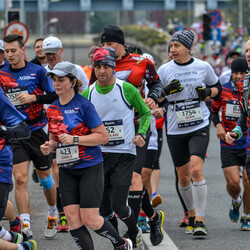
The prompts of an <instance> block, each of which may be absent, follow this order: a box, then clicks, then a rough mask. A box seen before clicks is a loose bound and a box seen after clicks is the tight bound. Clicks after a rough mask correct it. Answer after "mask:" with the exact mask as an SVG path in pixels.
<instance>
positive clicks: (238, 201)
mask: <svg viewBox="0 0 250 250" xmlns="http://www.w3.org/2000/svg"><path fill="white" fill-rule="evenodd" d="M233 201H234V202H236V203H238V204H241V196H240V195H239V196H238V198H237V199H236V200H235V199H233Z"/></svg>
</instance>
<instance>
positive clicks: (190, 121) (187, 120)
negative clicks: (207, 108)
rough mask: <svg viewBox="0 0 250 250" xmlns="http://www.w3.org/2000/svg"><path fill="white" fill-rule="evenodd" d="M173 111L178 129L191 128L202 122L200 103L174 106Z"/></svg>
mask: <svg viewBox="0 0 250 250" xmlns="http://www.w3.org/2000/svg"><path fill="white" fill-rule="evenodd" d="M175 111H176V115H177V121H178V127H179V128H186V127H191V126H195V125H197V124H200V123H202V122H203V115H202V111H201V107H200V103H195V104H190V105H183V106H180V107H178V106H176V109H175Z"/></svg>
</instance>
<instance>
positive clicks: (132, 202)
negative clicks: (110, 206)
mask: <svg viewBox="0 0 250 250" xmlns="http://www.w3.org/2000/svg"><path fill="white" fill-rule="evenodd" d="M141 198H142V191H129V194H128V205H129V206H130V207H131V208H132V210H133V211H134V215H135V221H138V216H139V213H140V209H141Z"/></svg>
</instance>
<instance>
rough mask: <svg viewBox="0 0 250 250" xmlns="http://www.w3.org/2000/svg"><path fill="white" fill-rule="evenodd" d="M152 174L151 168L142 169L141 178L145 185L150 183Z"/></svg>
mask: <svg viewBox="0 0 250 250" xmlns="http://www.w3.org/2000/svg"><path fill="white" fill-rule="evenodd" d="M151 174H152V169H149V168H143V169H142V173H141V178H142V182H143V184H144V185H146V184H147V183H149V182H150V177H151Z"/></svg>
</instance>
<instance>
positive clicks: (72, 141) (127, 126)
mask: <svg viewBox="0 0 250 250" xmlns="http://www.w3.org/2000/svg"><path fill="white" fill-rule="evenodd" d="M193 41H194V34H193V32H192V31H191V30H180V31H177V32H175V33H174V34H173V35H172V36H171V39H170V41H169V56H168V57H169V58H168V62H166V63H164V64H162V65H161V66H160V67H159V68H158V69H157V68H156V65H155V61H154V58H153V57H152V56H151V55H149V54H147V53H143V51H142V50H141V49H140V48H139V47H129V48H127V47H126V43H125V38H124V33H123V31H122V30H121V29H120V28H119V27H118V26H114V25H109V26H107V27H106V28H105V29H104V30H103V32H102V34H101V37H100V47H97V46H93V47H90V49H89V53H88V59H89V65H86V66H84V67H83V66H82V65H76V64H73V63H71V62H68V61H63V44H62V42H61V40H60V39H59V38H57V37H55V36H48V37H46V38H38V39H37V40H36V41H35V43H34V52H35V54H36V57H35V58H34V59H33V60H32V61H31V62H28V61H27V59H26V51H25V44H24V41H23V37H22V36H21V35H19V34H9V35H7V36H5V37H4V38H3V40H1V41H0V85H1V88H0V97H1V104H0V110H1V112H0V124H1V125H0V139H1V140H0V154H1V157H0V161H1V164H0V189H1V192H0V221H1V220H2V218H3V217H4V216H5V217H6V218H7V219H8V220H9V222H10V228H4V227H2V226H1V225H0V249H18V250H24V249H29V250H34V249H39V246H37V242H36V241H35V239H36V235H33V232H32V227H31V225H32V216H31V215H30V197H29V192H28V181H29V178H28V176H29V168H30V163H31V162H32V163H33V166H34V169H33V174H32V177H33V180H34V181H35V182H39V183H40V185H41V186H42V188H43V191H44V195H45V198H46V201H47V203H48V212H47V223H46V227H45V228H44V232H43V234H44V237H45V238H54V237H56V234H57V233H58V232H69V233H70V234H71V236H72V238H73V240H74V241H75V243H76V245H77V246H78V247H79V249H86V250H92V249H94V243H93V239H92V237H91V234H90V233H89V230H88V229H92V230H93V231H94V232H95V233H97V234H98V235H100V236H101V237H104V238H106V239H107V240H110V241H111V243H112V245H113V247H114V249H121V250H122V249H125V250H130V249H143V241H142V239H143V233H146V232H149V233H150V241H151V243H152V245H153V246H157V245H160V244H161V242H162V240H163V238H164V234H163V228H162V226H163V223H164V219H165V215H164V213H163V211H161V210H159V209H156V207H157V206H158V205H159V204H161V203H162V197H161V196H160V194H158V192H157V189H158V185H159V180H160V164H159V159H160V155H161V153H163V154H164V152H161V147H162V140H163V134H164V133H165V132H166V135H167V144H168V147H169V150H170V154H171V157H172V161H173V164H174V166H175V173H176V190H177V194H178V198H179V200H180V203H181V205H182V207H183V213H184V218H183V219H182V220H181V221H180V226H181V227H186V231H185V233H187V234H192V235H193V236H194V237H195V238H206V236H207V235H208V231H207V228H206V225H205V208H206V198H207V184H206V179H205V177H204V174H203V163H204V159H205V157H206V155H207V148H208V144H209V127H210V124H211V121H212V122H213V124H214V126H216V129H217V137H218V138H219V139H220V142H221V155H220V157H221V167H222V170H223V173H224V176H225V179H226V183H227V186H226V190H227V192H228V194H229V196H230V197H231V198H232V205H231V207H230V208H229V218H230V220H231V221H232V222H237V221H238V220H239V219H241V230H244V231H249V230H250V184H249V178H250V154H249V152H250V147H249V144H248V142H249V138H248V130H249V117H250V112H249V110H250V108H249V87H250V86H249V83H250V82H249V81H250V76H249V75H247V72H248V68H249V67H250V40H249V41H248V42H247V43H246V51H245V55H240V54H239V53H238V52H236V53H234V52H230V55H229V57H232V59H231V61H230V65H229V67H230V68H229V69H228V70H227V71H229V72H226V74H224V75H221V77H220V79H219V78H218V74H216V72H215V70H214V68H213V67H212V66H211V65H210V64H209V63H208V62H206V61H204V60H200V59H198V58H194V57H193V56H192V53H191V50H192V45H193ZM233 55H234V57H233ZM222 76H223V77H222ZM164 123H165V128H166V131H165V130H164V131H163V126H164ZM12 163H13V164H12ZM242 169H243V170H242ZM241 170H242V175H243V189H244V190H243V193H242V196H241V187H240V172H241ZM12 175H13V178H12ZM12 181H13V182H14V183H15V185H14V192H15V203H16V207H17V210H18V211H15V209H14V206H13V204H12V202H11V201H9V200H8V196H9V191H10V188H11V186H12ZM163 185H164V184H163ZM242 203H243V214H242V216H241V218H240V213H239V209H240V206H241V204H242ZM118 220H121V221H122V222H123V223H124V224H125V226H126V228H127V232H126V233H125V235H120V234H119V230H118Z"/></svg>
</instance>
